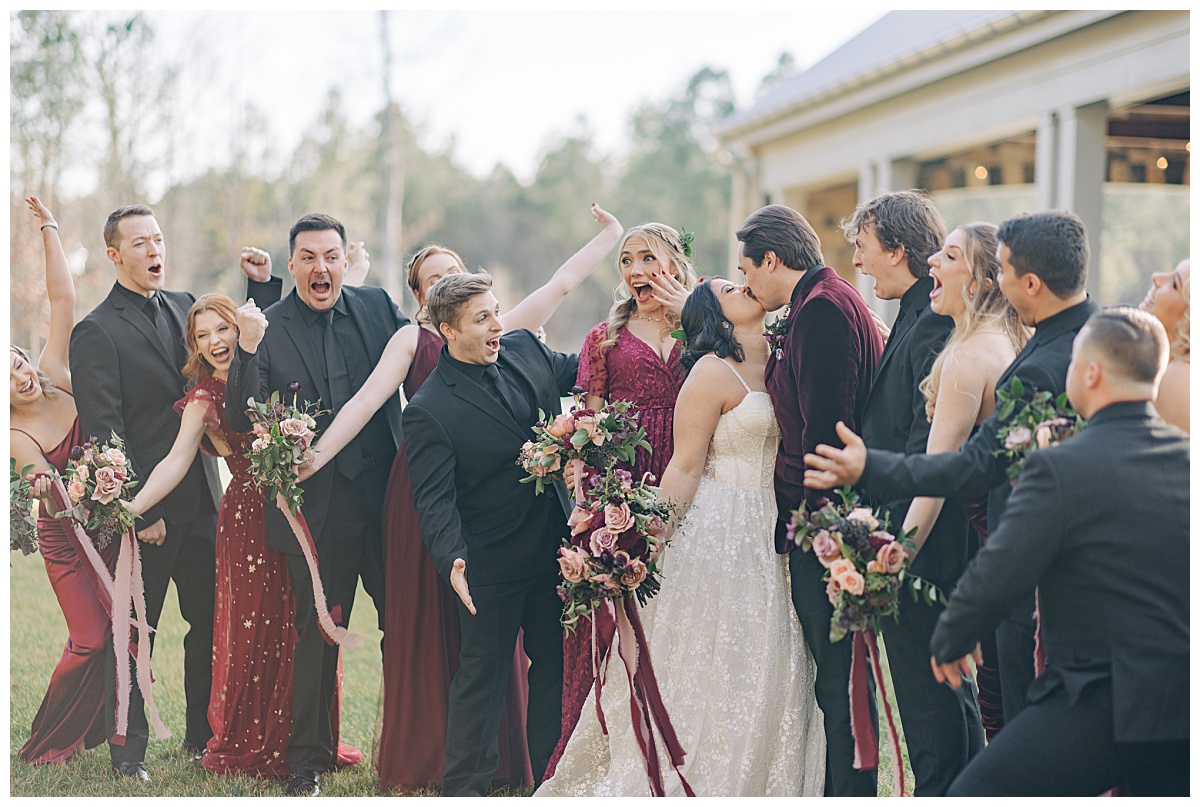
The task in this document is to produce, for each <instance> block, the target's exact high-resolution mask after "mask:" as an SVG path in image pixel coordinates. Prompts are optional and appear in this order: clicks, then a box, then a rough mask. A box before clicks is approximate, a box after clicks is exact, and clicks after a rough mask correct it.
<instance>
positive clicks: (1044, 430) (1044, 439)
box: [1037, 426, 1052, 448]
mask: <svg viewBox="0 0 1200 807" xmlns="http://www.w3.org/2000/svg"><path fill="white" fill-rule="evenodd" d="M1051 435H1052V432H1051V431H1050V427H1049V426H1038V427H1037V444H1038V448H1045V447H1046V446H1048V445H1050V437H1051Z"/></svg>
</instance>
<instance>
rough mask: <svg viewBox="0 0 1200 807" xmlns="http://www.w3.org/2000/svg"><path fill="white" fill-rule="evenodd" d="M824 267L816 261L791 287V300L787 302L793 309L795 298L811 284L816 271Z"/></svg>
mask: <svg viewBox="0 0 1200 807" xmlns="http://www.w3.org/2000/svg"><path fill="white" fill-rule="evenodd" d="M824 268H825V265H824V264H820V263H818V264H817V265H816V266H810V267H809V268H808V271H806V272H805V273H804V277H802V278H800V280H799V281H798V282H797V283H796V288H794V289H792V301H791V303H789V305H791V307H792V308H793V309H795V307H796V300H798V299H799V298H800V295H801V293H803V291H804V290H805V289H807V288H808V287H809V286H811V285H812V284H813V281H814V280H815V279H816V277H817V272H819V271H821V270H822V269H824Z"/></svg>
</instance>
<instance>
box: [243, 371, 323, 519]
mask: <svg viewBox="0 0 1200 807" xmlns="http://www.w3.org/2000/svg"><path fill="white" fill-rule="evenodd" d="M299 389H300V385H299V384H296V383H293V384H289V385H288V391H289V392H291V393H292V404H291V406H288V405H287V404H286V403H284V402H283V401H282V400H280V396H279V392H278V390H276V391H275V392H272V393H271V397H270V398H268V399H267V401H266V403H257V402H256V401H255V400H254V399H253V398H250V399H249V400H248V401H247V402H246V403H247V404H249V407H250V408H249V409H247V410H246V414H247V415H248V416H249V418H250V421H251V422H252V423H253V424H254V435H255V436H254V442H253V443H252V444H251V445H250V451H249V452H248V453H247V455H246V456H247V458H248V459H249V460H250V481H249V482H247V483H246V484H247V486H249V485H254V486H256V487H258V489H259V490H262V491H264V492H265V493H266V495H267V498H268V499H274V498H275V497H276V496H279V495H282V496H283V498H284V499H286V500H287V503H288V508H289V509H290V510H291V512H292V515H293V516H294V515H296V513H297V512H298V511H299V509H300V506H301V505H302V504H303V503H304V491H303V490H301V489H300V487H299V486H298V485H297V482H298V481H299V476H300V474H299V471H298V468H299V467H300V466H301V465H303V464H304V463H306V462H311V461H312V459H313V452H312V448H310V446H311V445H312V441H313V439H314V438H315V437H316V431H315V429H316V428H317V421H316V419H315V418H316V416H317V415H320V414H321V412H320V411H319V410H317V405H316V404H306V405H305V407H304V408H301V407H300V406H299V405H298V404H297V402H296V397H297V393H298V392H299ZM310 410H311V411H310Z"/></svg>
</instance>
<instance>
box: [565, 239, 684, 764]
mask: <svg viewBox="0 0 1200 807" xmlns="http://www.w3.org/2000/svg"><path fill="white" fill-rule="evenodd" d="M617 269H618V271H619V272H620V273H621V279H620V281H619V282H618V283H617V285H616V288H614V289H613V306H612V309H611V310H610V311H609V312H608V319H607V320H605V321H604V322H601V323H599V324H598V325H596V326H595V327H593V328H592V329H591V330H590V331H589V332H588V334H587V336H586V337H585V338H584V340H583V348H582V349H581V350H580V351H579V373H578V376H577V382H576V383H577V384H578V385H579V386H580V387H583V388H584V390H586V391H587V405H588V406H590V407H599V406H602V405H603V404H605V403H607V402H609V401H615V400H622V401H629V402H631V403H633V404H634V405H635V406H636V407H637V411H638V425H640V426H641V427H642V428H644V429H645V430H646V441H647V442H648V443H650V445H651V446H652V448H653V450H652V451H650V452H647V451H646V450H645V449H641V448H639V449H638V450H637V455H636V457H635V459H634V463H633V466H632V467H631V468H627V469H626V470H628V471H630V472H631V473H632V474H633V478H634V479H640V478H641V477H642V474H644V473H650V474H653V476H654V478H655V480H659V479H661V478H662V473H663V471H664V470H666V467H667V463H669V462H670V461H671V447H672V431H671V430H672V428H673V425H674V417H675V399H676V398H678V397H679V389H680V387H681V386H682V385H683V375H684V373H683V366H682V364H681V363H680V360H681V356H682V346H681V345H680V344H679V343H678V342H677V340H676V339H675V338H674V337H672V336H671V331H673V330H674V329H676V328H678V327H679V313H680V311H681V310H682V308H683V303H684V300H686V299H687V295H688V292H690V291H691V290H692V289H693V288H694V287H695V286H696V275H695V273H694V272H693V271H692V260H691V236H690V235H688V236H681V235H680V233H679V232H677V231H676V230H675V229H674V228H672V227H668V226H667V225H665V224H658V223H653V222H652V223H648V224H639V225H638V226H636V227H633V228H632V229H630V230H629V232H627V233H625V238H624V239H623V240H622V242H621V248H620V252H619V253H618V255H617ZM591 641H592V631H591V624H590V622H588V623H586V624H584V623H581V624H580V626H579V629H578V630H576V631H574V632H573V633H570V634H567V635H566V636H565V637H564V640H563V702H562V712H563V723H562V736H561V737H560V739H559V741H558V747H557V748H555V750H554V755H553V756H552V757H551V758H550V764H549V766H548V767H547V769H546V778H547V779H549V778H550V776H552V775H553V774H554V769H555V767H556V766H557V765H558V760H559V758H560V757H561V756H562V753H563V750H564V749H565V748H566V745H567V740H569V739H570V737H571V732H572V731H574V730H575V724H576V723H578V722H579V714H580V711H581V710H582V709H583V703H584V701H585V700H587V696H588V692H590V691H591V689H592V678H593V676H592V656H591V653H592V645H591Z"/></svg>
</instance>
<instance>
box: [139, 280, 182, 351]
mask: <svg viewBox="0 0 1200 807" xmlns="http://www.w3.org/2000/svg"><path fill="white" fill-rule="evenodd" d="M142 310H143V311H145V312H146V316H147V317H149V319H150V323H151V324H152V325H153V326H154V330H155V331H156V332H157V333H158V338H159V340H160V341H161V342H162V343H163V347H165V348H166V349H167V355H168V356H170V357H171V360H172V361H174V360H175V359H176V358H177V356H176V355H175V345H174V342H175V339H174V337H173V336H172V335H171V328H170V327H169V326H168V325H167V312H165V311H163V310H162V300H161V298H160V297H159V295H158V294H157V293H156V294H152V295H151V296H150V298H149V299H148V300H146V305H145V307H144V308H143V309H142Z"/></svg>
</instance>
